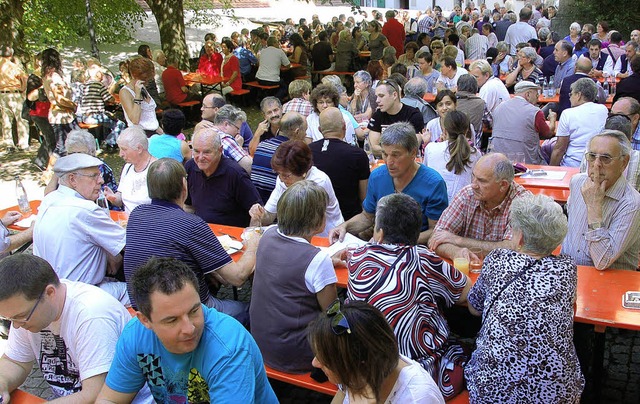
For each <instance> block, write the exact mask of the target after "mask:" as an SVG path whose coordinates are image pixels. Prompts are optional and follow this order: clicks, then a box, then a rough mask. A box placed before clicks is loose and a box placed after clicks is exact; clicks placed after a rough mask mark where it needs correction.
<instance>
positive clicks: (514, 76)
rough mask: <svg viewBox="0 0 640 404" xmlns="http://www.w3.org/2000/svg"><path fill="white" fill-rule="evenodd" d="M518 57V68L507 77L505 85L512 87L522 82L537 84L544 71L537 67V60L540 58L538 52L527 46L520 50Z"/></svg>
mask: <svg viewBox="0 0 640 404" xmlns="http://www.w3.org/2000/svg"><path fill="white" fill-rule="evenodd" d="M517 57H518V63H517V66H516V68H515V70H514V71H512V72H511V73H509V75H507V79H506V80H505V85H506V86H507V87H511V86H513V85H515V84H516V83H519V82H521V81H522V80H528V81H531V82H533V83H537V82H538V78H539V77H542V70H540V69H539V68H538V67H537V66H536V65H535V61H536V58H537V57H538V54H537V53H536V50H535V49H533V48H532V47H530V46H525V47H524V48H522V49H520V51H519V52H518V56H517Z"/></svg>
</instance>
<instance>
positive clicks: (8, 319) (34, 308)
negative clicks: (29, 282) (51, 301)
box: [0, 288, 47, 323]
mask: <svg viewBox="0 0 640 404" xmlns="http://www.w3.org/2000/svg"><path fill="white" fill-rule="evenodd" d="M45 290H47V289H46V288H45V289H44V290H43V291H42V292H40V296H38V300H36V304H34V305H33V308H32V309H31V311H30V312H29V314H28V315H27V317H25V318H15V317H14V318H7V317H0V319H2V320H6V321H11V322H12V323H13V322H16V323H28V322H29V320H31V316H33V313H34V312H35V311H36V309H37V308H38V304H40V300H42V296H44V292H45Z"/></svg>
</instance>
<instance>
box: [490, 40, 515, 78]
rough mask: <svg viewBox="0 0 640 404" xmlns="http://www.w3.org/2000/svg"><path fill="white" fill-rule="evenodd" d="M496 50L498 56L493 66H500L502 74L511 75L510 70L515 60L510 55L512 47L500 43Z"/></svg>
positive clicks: (503, 42) (502, 42)
mask: <svg viewBox="0 0 640 404" xmlns="http://www.w3.org/2000/svg"><path fill="white" fill-rule="evenodd" d="M496 49H497V50H498V56H497V57H496V59H495V60H494V61H493V64H496V65H499V66H500V74H507V73H509V68H510V66H511V64H512V63H513V58H512V57H511V55H509V52H511V47H510V46H509V44H508V43H506V42H505V41H500V42H498V44H497V45H496Z"/></svg>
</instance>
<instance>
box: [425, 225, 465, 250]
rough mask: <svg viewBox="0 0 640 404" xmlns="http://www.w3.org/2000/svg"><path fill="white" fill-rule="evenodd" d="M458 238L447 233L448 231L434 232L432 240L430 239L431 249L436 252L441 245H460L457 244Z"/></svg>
mask: <svg viewBox="0 0 640 404" xmlns="http://www.w3.org/2000/svg"><path fill="white" fill-rule="evenodd" d="M457 239H458V236H456V235H455V234H453V233H451V232H449V231H446V230H439V231H434V232H433V234H432V235H431V238H430V239H429V246H428V247H429V249H431V250H433V251H435V250H436V248H438V246H439V245H441V244H447V243H449V244H455V245H457V244H459V243H457V242H456V241H457Z"/></svg>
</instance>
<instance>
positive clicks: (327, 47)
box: [311, 31, 334, 71]
mask: <svg viewBox="0 0 640 404" xmlns="http://www.w3.org/2000/svg"><path fill="white" fill-rule="evenodd" d="M318 39H319V40H320V42H318V43H317V44H315V45H313V48H312V49H311V57H312V58H313V70H317V71H320V70H334V64H333V60H334V55H333V49H332V48H331V44H330V43H329V40H328V39H327V32H326V31H321V32H320V33H319V34H318Z"/></svg>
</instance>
